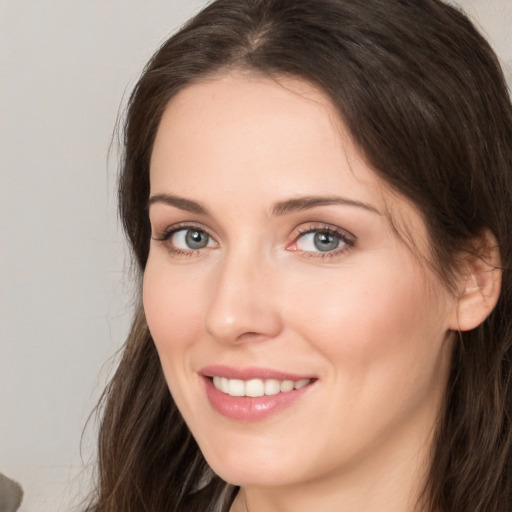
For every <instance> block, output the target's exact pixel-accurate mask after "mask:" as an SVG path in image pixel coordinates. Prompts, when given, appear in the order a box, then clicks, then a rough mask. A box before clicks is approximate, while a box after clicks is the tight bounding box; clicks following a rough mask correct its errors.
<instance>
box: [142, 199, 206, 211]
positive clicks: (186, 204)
mask: <svg viewBox="0 0 512 512" xmlns="http://www.w3.org/2000/svg"><path fill="white" fill-rule="evenodd" d="M154 203H164V204H168V205H169V206H174V207H176V208H179V209H180V210H184V211H186V212H190V213H199V214H201V215H209V212H208V208H206V206H203V205H202V204H201V203H198V202H197V201H192V200H191V199H185V198H184V197H179V196H174V195H171V194H155V195H154V196H151V197H150V198H149V201H148V208H149V207H150V206H151V205H152V204H154Z"/></svg>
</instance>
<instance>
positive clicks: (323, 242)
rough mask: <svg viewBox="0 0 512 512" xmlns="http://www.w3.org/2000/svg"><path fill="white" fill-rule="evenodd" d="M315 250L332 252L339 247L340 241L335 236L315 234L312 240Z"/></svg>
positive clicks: (323, 233)
mask: <svg viewBox="0 0 512 512" xmlns="http://www.w3.org/2000/svg"><path fill="white" fill-rule="evenodd" d="M313 243H314V244H315V248H316V249H318V250H319V251H322V252H327V251H333V250H334V249H337V248H338V246H339V245H340V240H339V238H338V237H337V236H335V235H332V234H331V233H325V232H320V233H316V234H315V237H314V239H313Z"/></svg>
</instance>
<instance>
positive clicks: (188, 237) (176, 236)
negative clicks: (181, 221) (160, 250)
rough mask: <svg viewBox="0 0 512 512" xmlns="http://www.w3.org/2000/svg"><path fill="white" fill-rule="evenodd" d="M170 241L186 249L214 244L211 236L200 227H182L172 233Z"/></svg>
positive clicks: (176, 246)
mask: <svg viewBox="0 0 512 512" xmlns="http://www.w3.org/2000/svg"><path fill="white" fill-rule="evenodd" d="M170 241H171V243H172V245H173V246H174V247H175V248H176V249H181V250H184V251H186V250H189V251H190V250H192V251H196V250H198V249H204V248H205V247H212V246H213V241H212V240H211V238H210V236H209V235H208V234H207V233H205V232H204V231H201V230H200V229H186V228H184V229H180V230H178V231H176V232H174V233H173V234H172V236H171V239H170Z"/></svg>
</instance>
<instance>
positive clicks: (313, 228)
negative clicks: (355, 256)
mask: <svg viewBox="0 0 512 512" xmlns="http://www.w3.org/2000/svg"><path fill="white" fill-rule="evenodd" d="M182 230H196V231H200V232H202V233H205V234H206V235H207V236H208V237H209V238H210V239H212V240H215V239H214V238H213V237H212V236H211V235H210V234H209V233H208V230H206V229H205V228H204V227H203V226H201V225H197V224H190V223H187V224H177V225H174V226H172V227H169V228H167V229H166V230H164V231H163V232H162V233H161V234H160V235H157V236H154V237H153V240H155V241H156V242H159V243H161V244H164V245H166V248H167V250H168V251H169V252H170V253H171V254H172V255H173V256H178V257H192V256H195V255H197V254H198V253H199V252H201V249H187V250H183V249H179V248H177V247H175V246H173V245H171V244H169V243H167V242H169V240H170V239H171V237H172V236H173V235H174V234H176V233H177V232H179V231H182ZM310 233H325V234H327V235H331V236H334V237H336V238H338V239H339V240H340V243H341V244H343V245H342V247H340V248H336V249H333V250H332V251H325V252H322V251H305V250H301V249H293V250H294V251H296V252H299V253H301V256H302V257H304V258H308V259H310V258H321V259H327V258H333V257H336V256H341V255H342V254H344V253H346V252H347V251H349V250H351V249H352V248H353V247H354V246H355V244H356V237H355V236H354V235H353V234H352V233H349V232H348V231H345V230H344V229H341V228H338V227H336V226H332V225H329V224H323V225H322V226H318V224H314V223H311V224H310V225H309V226H304V227H300V228H298V229H297V234H296V235H295V237H294V238H293V241H292V243H291V244H287V248H288V247H290V246H291V245H293V244H296V243H297V242H298V241H299V240H300V239H301V238H303V237H304V236H305V235H307V234H310Z"/></svg>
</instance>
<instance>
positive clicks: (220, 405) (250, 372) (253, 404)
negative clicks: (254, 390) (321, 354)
mask: <svg viewBox="0 0 512 512" xmlns="http://www.w3.org/2000/svg"><path fill="white" fill-rule="evenodd" d="M200 373H201V374H202V376H203V381H204V384H205V389H206V396H207V397H208V401H209V402H210V404H211V405H212V407H213V408H214V409H215V410H216V411H217V412H218V413H219V414H222V415H223V416H225V417H226V418H230V419H233V420H239V421H259V420H263V419H265V418H268V417H269V416H272V415H273V414H276V413H278V412H280V411H282V410H283V409H286V408H287V407H289V406H291V405H292V404H294V403H295V402H296V401H297V400H299V399H300V398H301V397H302V396H303V395H304V394H305V393H307V392H308V391H309V390H310V388H311V387H312V384H313V383H314V382H316V380H314V381H313V382H312V383H310V384H308V385H307V386H304V387H302V388H300V389H295V390H293V391H289V392H287V393H278V394H277V395H268V396H262V397H257V398H253V397H246V396H244V397H235V396H230V395H227V394H225V393H223V392H222V391H220V390H218V389H217V388H216V387H215V386H214V385H213V382H212V379H211V377H213V376H219V377H226V378H228V379H242V380H249V379H258V378H259V379H277V380H294V381H298V380H302V379H307V378H309V377H305V376H300V375H293V374H290V373H283V372H279V371H275V370H270V369H262V368H243V369H238V368H231V367H227V366H208V367H206V368H203V369H202V370H201V372H200Z"/></svg>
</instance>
